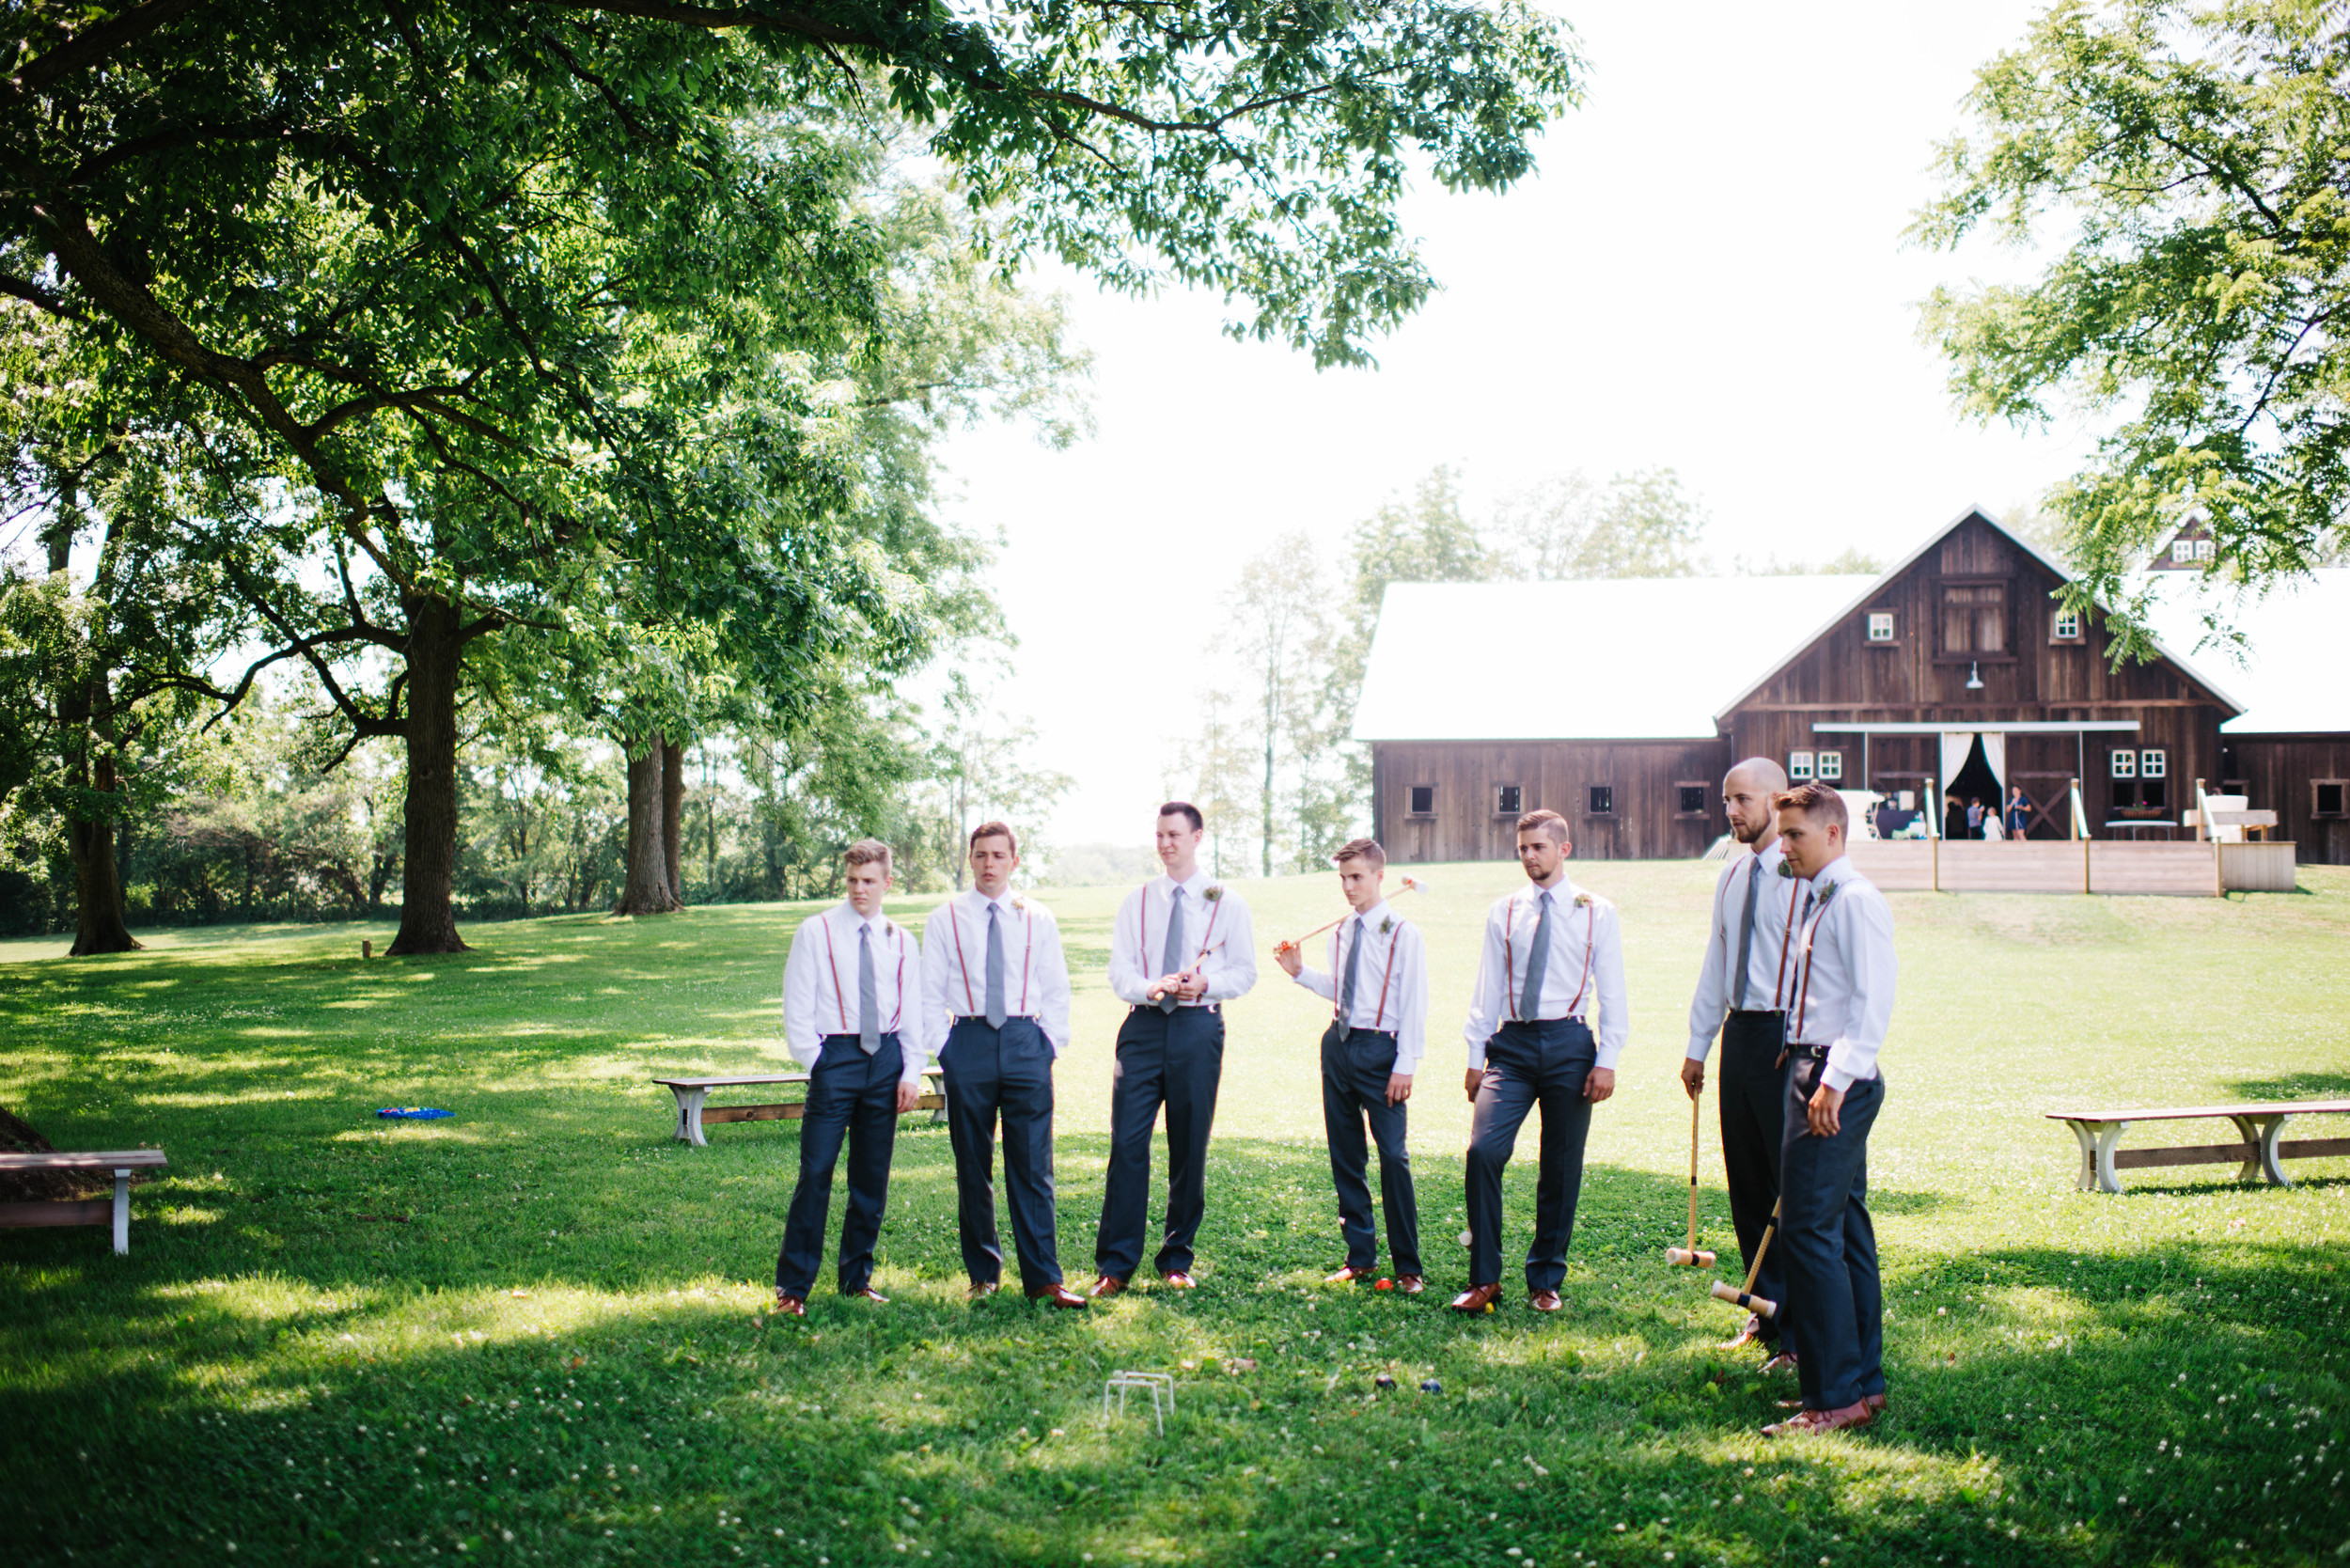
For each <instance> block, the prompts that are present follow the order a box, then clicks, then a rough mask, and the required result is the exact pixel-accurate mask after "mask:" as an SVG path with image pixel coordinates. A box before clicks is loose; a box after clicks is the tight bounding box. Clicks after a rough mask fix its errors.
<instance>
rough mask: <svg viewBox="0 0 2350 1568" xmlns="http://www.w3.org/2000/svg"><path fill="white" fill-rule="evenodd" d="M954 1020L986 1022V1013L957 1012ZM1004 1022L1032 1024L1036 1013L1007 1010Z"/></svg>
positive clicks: (974, 1022) (973, 1022) (965, 1022)
mask: <svg viewBox="0 0 2350 1568" xmlns="http://www.w3.org/2000/svg"><path fill="white" fill-rule="evenodd" d="M954 1021H955V1022H956V1023H958V1024H984V1023H986V1022H987V1015H986V1014H985V1013H983V1012H958V1013H956V1014H955V1015H954ZM1004 1022H1005V1023H1007V1024H1033V1023H1035V1022H1036V1014H1035V1013H1033V1012H1008V1013H1006V1014H1005V1015H1004Z"/></svg>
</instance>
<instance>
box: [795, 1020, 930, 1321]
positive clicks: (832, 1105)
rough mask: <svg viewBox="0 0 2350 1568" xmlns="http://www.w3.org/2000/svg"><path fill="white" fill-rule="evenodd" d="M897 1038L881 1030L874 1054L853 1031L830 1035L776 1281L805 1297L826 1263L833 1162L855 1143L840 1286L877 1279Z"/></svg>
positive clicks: (812, 1085) (844, 1289) (894, 1114)
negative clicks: (875, 1255) (875, 1252)
mask: <svg viewBox="0 0 2350 1568" xmlns="http://www.w3.org/2000/svg"><path fill="white" fill-rule="evenodd" d="M902 1059H903V1058H901V1057H900V1055H899V1054H898V1037H897V1036H896V1035H894V1034H885V1035H883V1036H882V1037H881V1049H880V1050H878V1051H876V1052H874V1053H873V1054H872V1055H871V1056H870V1057H869V1056H867V1055H866V1054H865V1053H864V1052H863V1051H862V1050H860V1049H859V1048H858V1046H857V1042H856V1036H854V1035H853V1034H830V1035H826V1036H825V1037H824V1049H823V1055H822V1056H820V1057H818V1058H816V1071H815V1072H814V1073H813V1074H810V1075H809V1078H808V1085H807V1105H806V1107H805V1108H804V1109H803V1110H802V1112H801V1115H800V1180H799V1184H798V1185H797V1186H794V1187H793V1188H792V1189H791V1215H790V1217H789V1218H787V1219H786V1220H785V1221H784V1226H783V1251H782V1253H781V1255H780V1256H778V1257H777V1258H776V1289H778V1290H781V1291H785V1292H787V1293H789V1294H792V1295H796V1296H806V1295H807V1293H808V1292H809V1290H811V1289H812V1288H813V1287H814V1286H815V1284H816V1271H817V1270H818V1269H820V1268H822V1267H823V1265H824V1215H825V1214H826V1213H827V1211H829V1210H830V1208H831V1207H832V1172H833V1167H834V1166H836V1165H838V1163H839V1160H840V1144H841V1140H842V1138H844V1137H845V1138H846V1139H847V1140H848V1144H849V1212H848V1215H847V1216H846V1217H844V1218H843V1219H842V1220H841V1222H840V1291H841V1294H844V1295H847V1294H854V1293H855V1292H857V1291H861V1290H864V1289H865V1288H866V1287H867V1286H869V1285H870V1284H871V1283H872V1282H873V1243H874V1242H875V1241H877V1240H879V1239H880V1237H881V1227H882V1212H883V1211H884V1210H885V1209H886V1208H887V1207H888V1206H889V1156H890V1154H891V1152H893V1151H894V1150H895V1149H896V1148H897V1144H898V1074H899V1067H900V1064H901V1061H902Z"/></svg>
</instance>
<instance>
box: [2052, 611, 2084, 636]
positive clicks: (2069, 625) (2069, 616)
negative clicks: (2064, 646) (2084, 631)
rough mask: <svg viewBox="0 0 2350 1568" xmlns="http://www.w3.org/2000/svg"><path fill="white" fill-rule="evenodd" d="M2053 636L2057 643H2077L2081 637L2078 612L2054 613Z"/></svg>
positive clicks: (2079, 614)
mask: <svg viewBox="0 0 2350 1568" xmlns="http://www.w3.org/2000/svg"><path fill="white" fill-rule="evenodd" d="M2053 632H2054V635H2055V636H2056V639H2057V641H2059V642H2078V641H2080V637H2081V613H2080V611H2078V610H2059V611H2057V613H2056V624H2055V626H2054V628H2053Z"/></svg>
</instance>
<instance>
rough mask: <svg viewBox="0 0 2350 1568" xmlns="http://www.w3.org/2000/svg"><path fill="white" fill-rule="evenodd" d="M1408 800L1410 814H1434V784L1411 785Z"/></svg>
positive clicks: (1429, 815) (1427, 815) (1418, 815)
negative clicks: (1409, 802)
mask: <svg viewBox="0 0 2350 1568" xmlns="http://www.w3.org/2000/svg"><path fill="white" fill-rule="evenodd" d="M1410 801H1411V805H1410V811H1409V814H1410V815H1412V816H1415V817H1433V816H1434V815H1435V814H1436V787H1435V786H1434V784H1415V785H1413V786H1412V789H1411V795H1410Z"/></svg>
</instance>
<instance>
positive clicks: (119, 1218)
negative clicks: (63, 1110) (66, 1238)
mask: <svg viewBox="0 0 2350 1568" xmlns="http://www.w3.org/2000/svg"><path fill="white" fill-rule="evenodd" d="M169 1163H170V1162H169V1161H167V1160H165V1159H164V1152H163V1151H162V1150H160V1149H113V1150H101V1151H91V1152H83V1151H75V1150H66V1151H63V1152H47V1153H32V1154H0V1170H111V1171H113V1172H114V1176H115V1195H114V1197H113V1198H111V1199H105V1198H90V1199H78V1200H77V1199H65V1200H51V1201H48V1202H42V1203H0V1225H4V1226H20V1225H24V1226H32V1225H104V1224H106V1223H107V1222H108V1221H109V1220H111V1221H112V1222H113V1223H114V1228H115V1250H116V1251H117V1252H128V1251H130V1250H131V1172H133V1170H160V1169H162V1168H164V1166H165V1165H167V1164H169Z"/></svg>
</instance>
